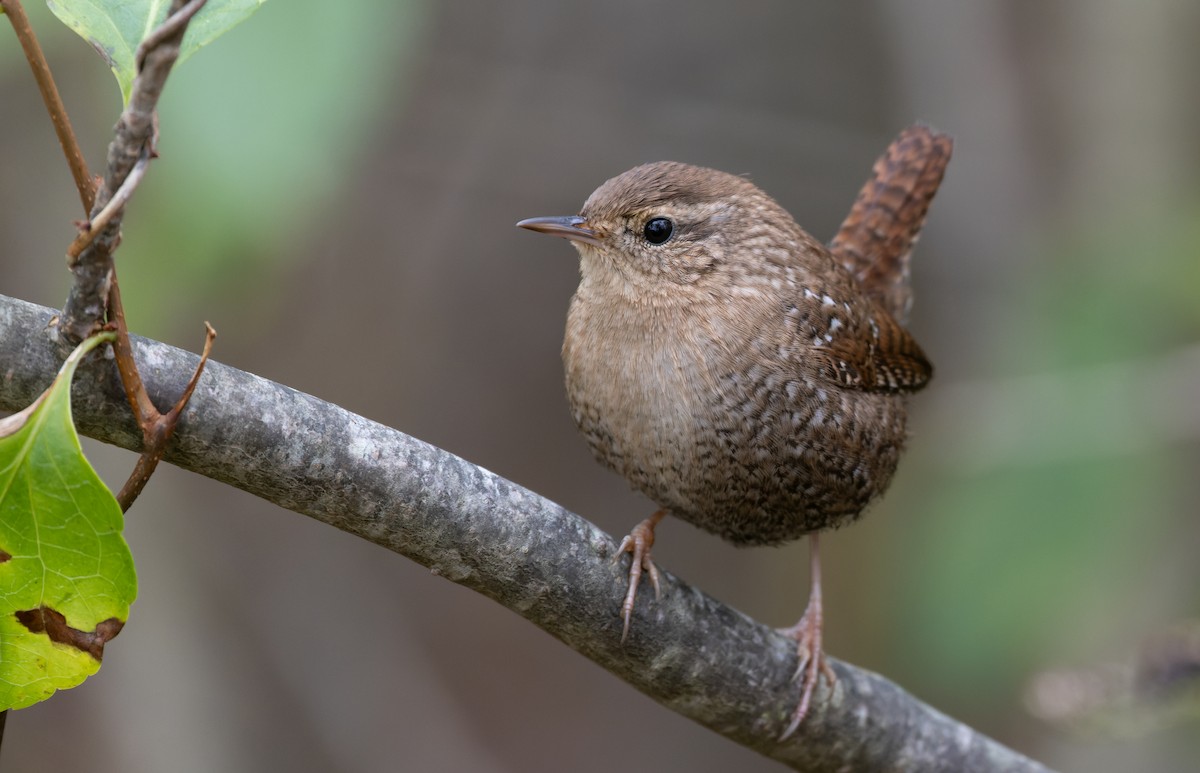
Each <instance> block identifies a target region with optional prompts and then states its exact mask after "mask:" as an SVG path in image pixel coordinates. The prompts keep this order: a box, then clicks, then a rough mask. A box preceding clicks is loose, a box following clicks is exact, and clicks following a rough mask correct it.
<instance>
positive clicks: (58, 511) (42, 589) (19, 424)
mask: <svg viewBox="0 0 1200 773" xmlns="http://www.w3.org/2000/svg"><path fill="white" fill-rule="evenodd" d="M113 338H114V336H113V334H112V333H103V334H101V335H97V336H93V337H91V338H89V339H88V340H87V341H84V342H83V343H82V344H80V345H79V347H78V348H77V349H76V350H75V351H74V352H73V353H72V354H71V356H70V357H69V358H67V361H66V362H65V363H64V364H63V367H62V370H61V371H59V374H58V377H57V378H56V379H55V380H54V383H53V384H51V385H50V388H49V389H47V390H46V391H45V392H44V393H43V394H42V395H41V396H40V397H39V398H38V399H37V400H36V401H35V402H34V403H33V405H31V406H29V407H28V408H26V409H25V410H23V411H21V412H20V413H17V414H14V415H12V416H9V417H8V418H6V419H2V420H0V710H4V709H19V708H23V707H25V706H29V705H31V704H34V703H37V702H38V701H42V700H45V699H46V698H48V697H50V695H52V694H53V693H54V691H55V690H62V689H67V688H69V687H74V686H76V685H78V684H79V683H80V682H82V681H83V680H84V679H86V678H87V677H89V676H91V675H92V674H94V673H96V671H97V670H98V669H99V668H100V659H101V658H102V657H103V654H104V644H105V642H106V641H108V640H109V639H111V638H112V637H113V636H116V635H117V633H118V632H119V631H120V630H121V626H123V625H124V624H125V620H126V619H127V618H128V617H129V605H130V604H132V603H133V599H134V597H135V596H136V595H137V577H136V576H135V574H134V570H133V556H132V555H131V554H130V552H129V546H128V545H126V544H125V539H124V538H123V537H122V536H121V528H122V526H123V524H124V518H123V517H122V515H121V508H120V507H119V506H118V505H117V500H116V499H115V498H113V495H112V494H111V493H110V492H109V490H108V488H107V487H105V485H104V483H103V481H101V480H100V478H99V476H97V475H96V472H95V470H93V469H92V467H91V465H90V464H88V462H87V459H85V458H84V456H83V451H82V450H81V449H80V447H79V436H78V435H76V434H75V427H74V425H73V424H72V422H71V378H72V377H73V376H74V374H75V367H76V366H77V365H78V364H79V362H80V360H82V359H83V356H84V355H85V354H87V352H88V351H90V350H91V349H93V348H95V347H96V346H98V345H99V344H101V343H103V342H105V341H110V340H112V339H113Z"/></svg>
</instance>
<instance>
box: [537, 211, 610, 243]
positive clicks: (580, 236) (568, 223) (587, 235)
mask: <svg viewBox="0 0 1200 773" xmlns="http://www.w3.org/2000/svg"><path fill="white" fill-rule="evenodd" d="M517 225H518V226H519V227H521V228H528V229H529V230H530V231H537V232H539V233H544V234H551V235H552V236H561V237H562V238H564V239H570V240H571V241H573V242H584V243H585V244H593V245H596V246H597V247H598V246H600V244H601V242H600V236H599V235H598V234H597V233H596V232H595V231H593V230H592V229H590V228H588V227H587V220H586V219H585V218H582V217H580V216H579V215H567V216H566V217H531V218H529V219H528V220H522V221H521V222H519V223H517Z"/></svg>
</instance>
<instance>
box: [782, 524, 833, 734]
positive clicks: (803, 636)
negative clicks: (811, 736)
mask: <svg viewBox="0 0 1200 773" xmlns="http://www.w3.org/2000/svg"><path fill="white" fill-rule="evenodd" d="M808 540H809V546H810V555H811V557H812V558H811V562H810V566H811V570H812V585H811V589H810V590H809V593H808V606H807V607H805V608H804V615H803V616H802V617H801V618H800V622H798V623H796V624H795V625H794V626H792V627H791V628H785V629H783V630H782V631H781V633H784V634H787V635H788V636H792V637H795V639H796V641H797V642H798V643H799V644H798V649H797V655H798V658H799V662H798V663H797V665H796V674H795V676H793V677H792V679H793V680H795V681H798V682H800V701H799V703H797V704H796V710H795V711H794V712H793V713H792V721H791V722H789V723H788V726H787V729H786V730H784V731H783V735H781V736H780V737H779V740H781V741H783V740H785V739H786V738H787V737H788V736H790V735H791V734H792V733H794V732H796V728H798V727H800V723H801V722H803V721H804V717H805V716H806V715H807V714H808V709H809V708H810V706H811V705H812V696H813V691H814V690H816V689H817V682H819V681H821V675H822V674H824V675H825V678H826V680H828V682H829V686H830V687H833V685H834V683H835V682H837V676H836V675H835V674H834V673H833V669H831V668H830V667H829V663H827V662H826V660H825V650H824V649H823V648H822V646H821V629H822V627H823V626H824V624H825V618H824V610H823V608H822V606H821V554H820V543H819V541H818V538H817V535H816V534H812V535H810V536H809V538H808Z"/></svg>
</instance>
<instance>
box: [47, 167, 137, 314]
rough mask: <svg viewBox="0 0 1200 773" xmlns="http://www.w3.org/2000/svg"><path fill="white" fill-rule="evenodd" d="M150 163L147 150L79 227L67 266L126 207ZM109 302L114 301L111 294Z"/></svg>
mask: <svg viewBox="0 0 1200 773" xmlns="http://www.w3.org/2000/svg"><path fill="white" fill-rule="evenodd" d="M149 165H150V154H149V151H148V149H147V152H145V153H143V154H142V157H141V158H139V159H138V162H137V163H136V164H134V165H133V169H131V170H129V176H128V177H126V178H125V181H124V182H123V183H121V187H120V188H118V189H117V192H116V193H115V194H114V195H113V197H112V198H111V199H109V200H108V203H107V204H105V205H104V208H103V209H101V210H100V212H99V213H97V215H96V216H95V217H93V218H92V219H90V220H88V221H87V222H85V223H84V224H83V225H82V226H81V227H80V229H79V235H78V236H76V237H75V241H73V242H71V246H70V247H68V248H67V267H68V268H71V267H74V265H75V261H77V260H78V259H79V254H80V253H81V252H83V251H84V249H86V248H87V246H88V245H89V244H91V243H92V241H93V240H94V239H95V238H96V235H97V234H98V233H100V232H101V231H102V230H104V228H105V226H107V225H108V224H109V223H110V222H111V221H112V219H113V218H114V217H116V216H117V215H119V214H120V213H121V211H122V210H123V209H124V208H125V204H126V203H128V201H129V199H130V198H132V197H133V192H134V191H135V190H137V187H138V185H140V184H141V182H142V177H144V176H145V174H146V168H147V167H148V166H149ZM109 302H110V303H111V302H112V297H111V295H110V297H109Z"/></svg>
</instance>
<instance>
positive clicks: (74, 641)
mask: <svg viewBox="0 0 1200 773" xmlns="http://www.w3.org/2000/svg"><path fill="white" fill-rule="evenodd" d="M16 614H17V621H18V622H20V623H21V625H23V626H25V627H26V628H28V629H29V630H30V632H31V633H44V634H46V635H47V636H49V637H50V641H52V642H55V643H57V644H65V645H67V646H68V647H75V648H76V649H79V650H83V651H84V652H86V653H87V654H89V655H91V656H92V657H93V658H95V659H96V660H104V644H105V642H107V641H108V640H109V639H112V638H114V637H116V635H117V634H119V633H120V632H121V629H122V628H124V627H125V623H123V622H121V621H120V620H118V619H117V618H115V617H110V618H108V619H107V620H104V621H102V622H101V623H100V624H99V625H97V626H96V630H94V631H81V630H79V629H78V628H72V627H71V626H69V625H67V618H65V617H63V615H62V613H61V612H58V611H56V610H53V609H50V608H49V607H38V608H37V609H26V610H22V611H18V612H17V613H16Z"/></svg>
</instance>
